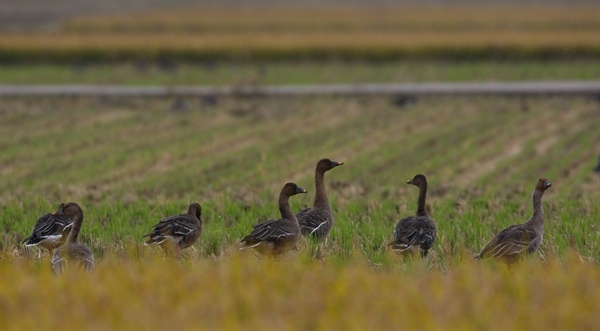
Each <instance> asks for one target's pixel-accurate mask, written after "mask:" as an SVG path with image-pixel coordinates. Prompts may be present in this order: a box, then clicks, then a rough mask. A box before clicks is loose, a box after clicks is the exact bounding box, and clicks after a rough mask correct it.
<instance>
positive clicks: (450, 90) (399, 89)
mask: <svg viewBox="0 0 600 331" xmlns="http://www.w3.org/2000/svg"><path fill="white" fill-rule="evenodd" d="M378 94H388V95H389V94H391V95H470V94H479V95H597V96H600V81H540V82H525V83H524V82H504V83H499V82H472V83H419V84H355V85H353V84H331V85H278V86H224V87H209V86H173V87H168V86H146V87H131V86H116V85H0V96H111V97H127V96H153V97H160V96H212V95H255V96H292V95H378Z"/></svg>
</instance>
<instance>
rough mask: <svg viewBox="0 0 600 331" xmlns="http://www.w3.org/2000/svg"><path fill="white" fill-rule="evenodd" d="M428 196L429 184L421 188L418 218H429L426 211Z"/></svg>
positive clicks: (424, 184) (422, 185)
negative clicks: (426, 198)
mask: <svg viewBox="0 0 600 331" xmlns="http://www.w3.org/2000/svg"><path fill="white" fill-rule="evenodd" d="M426 196H427V184H426V183H423V184H421V185H420V186H419V201H418V203H417V216H428V215H427V210H426V209H425V197H426Z"/></svg>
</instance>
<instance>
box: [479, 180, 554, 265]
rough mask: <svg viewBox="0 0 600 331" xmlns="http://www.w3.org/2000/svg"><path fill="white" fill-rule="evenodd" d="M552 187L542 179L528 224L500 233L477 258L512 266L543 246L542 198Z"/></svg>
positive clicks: (535, 193)
mask: <svg viewBox="0 0 600 331" xmlns="http://www.w3.org/2000/svg"><path fill="white" fill-rule="evenodd" d="M550 186H552V183H550V181H549V180H548V179H547V178H540V179H539V180H538V181H537V183H536V185H535V189H534V190H533V194H532V196H531V201H532V204H533V212H532V214H531V217H530V218H529V219H528V220H527V222H525V223H522V224H516V225H512V226H509V227H508V228H506V229H504V230H502V231H500V233H498V234H497V235H496V236H495V237H494V238H492V240H490V242H488V243H487V244H486V245H485V246H484V247H483V249H482V250H481V252H480V253H479V254H477V255H476V256H475V258H476V259H485V258H496V259H500V260H502V261H503V262H506V263H508V264H512V263H515V262H517V261H518V260H519V259H521V258H522V257H524V256H525V255H527V254H531V253H534V252H535V251H537V250H538V249H539V248H540V246H541V245H542V240H543V237H544V208H543V206H542V197H543V196H544V192H545V191H546V190H547V189H548V188H550Z"/></svg>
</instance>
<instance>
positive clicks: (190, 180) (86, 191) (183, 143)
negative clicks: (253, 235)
mask: <svg viewBox="0 0 600 331" xmlns="http://www.w3.org/2000/svg"><path fill="white" fill-rule="evenodd" d="M392 101H393V100H390V99H388V98H382V97H370V98H362V97H361V98H338V97H318V98H286V99H278V98H270V99H260V98H249V99H247V98H228V99H221V100H219V102H218V103H217V104H216V105H210V106H209V105H206V104H202V102H201V100H197V99H187V100H185V102H186V104H187V105H188V107H187V110H186V111H169V110H165V109H169V108H170V105H171V102H172V100H165V99H152V100H150V99H136V98H131V99H120V100H112V99H90V98H87V99H86V98H82V99H77V98H73V99H37V100H32V99H20V98H10V99H9V98H5V99H3V100H2V102H0V134H1V139H0V148H1V149H2V153H0V162H1V165H2V167H1V168H0V169H1V171H0V175H1V176H2V182H1V184H2V185H1V191H0V203H1V204H2V207H3V212H2V214H1V215H0V226H2V228H3V233H2V237H1V238H0V245H1V249H2V253H1V255H0V258H1V261H0V268H1V269H2V275H3V276H2V282H1V283H0V286H1V293H2V296H0V299H1V302H0V308H1V309H2V316H3V318H2V328H3V329H17V328H21V329H22V328H28V327H32V326H33V325H28V324H27V323H29V322H28V321H33V320H31V319H26V318H24V317H23V314H22V313H19V312H22V311H28V314H30V313H32V312H33V314H34V315H35V316H38V317H39V319H36V323H38V324H37V325H38V326H39V325H42V326H44V328H47V329H52V328H56V327H57V326H58V325H63V324H62V323H64V319H65V318H69V319H71V321H72V322H71V324H70V325H71V326H73V328H90V329H91V328H126V327H144V328H153V329H161V328H166V327H170V328H196V327H197V328H207V329H209V328H261V329H262V328H268V329H281V328H292V329H305V328H344V329H346V328H348V329H362V328H397V327H398V326H404V327H405V328H408V329H416V328H474V329H482V328H483V329H507V328H509V329H510V328H513V329H514V328H533V329H546V328H570V329H594V328H598V326H599V321H598V318H597V316H598V314H597V313H598V311H599V308H600V307H599V304H598V296H597V294H598V283H597V279H598V275H599V269H598V261H599V259H600V247H598V245H597V243H598V242H599V241H600V228H599V227H598V222H597V221H594V220H598V219H600V206H598V203H597V201H599V200H600V196H599V194H600V192H599V191H598V186H599V184H600V178H599V177H600V176H597V175H596V174H594V173H593V172H592V168H593V166H594V165H595V162H596V158H597V157H598V155H599V154H600V145H599V144H598V143H599V141H600V136H599V132H598V130H597V128H598V123H599V120H600V117H599V116H600V113H599V111H598V105H597V101H595V100H587V99H582V98H530V99H508V98H483V97H476V98H452V97H444V98H427V99H423V100H417V102H416V103H415V104H414V105H412V106H410V107H399V106H398V105H396V104H394V103H393V102H392ZM524 105H525V106H524ZM321 157H330V158H332V159H335V160H339V161H344V162H345V165H344V166H342V167H339V168H336V169H335V170H333V171H331V172H329V173H328V174H327V176H326V180H327V183H328V184H327V186H328V188H329V194H330V199H331V202H332V204H333V207H334V214H335V216H336V226H335V227H334V229H333V230H332V233H331V236H330V239H329V241H328V243H327V244H325V245H316V244H315V243H311V242H305V241H303V242H302V243H301V245H300V248H299V249H298V251H297V252H294V253H291V254H288V255H287V256H285V257H284V258H282V259H281V260H280V261H268V260H261V261H257V260H256V259H255V258H254V257H253V254H251V253H248V254H240V253H239V252H238V250H237V248H238V244H237V241H238V240H239V239H240V238H241V237H242V236H243V235H244V234H246V233H247V232H248V230H249V229H250V228H251V226H252V224H254V223H257V222H259V221H264V220H267V219H269V218H272V217H276V216H277V208H276V205H275V196H276V193H277V192H278V190H279V189H280V188H281V186H282V184H283V183H285V182H287V181H292V180H293V181H295V182H297V183H298V184H299V185H300V186H302V187H304V188H306V189H308V190H309V194H307V195H306V196H301V197H298V198H293V199H291V205H292V208H293V209H294V210H297V209H299V208H301V207H304V206H307V205H309V204H310V203H311V201H312V197H313V195H312V194H311V193H314V192H313V191H314V187H313V171H314V165H315V163H316V161H317V160H318V159H319V158H321ZM416 173H424V174H426V175H427V176H428V179H429V181H430V191H429V200H428V205H429V208H430V210H431V213H432V215H433V218H434V219H435V220H436V221H437V224H438V241H437V244H436V245H435V246H434V249H433V252H432V254H431V257H430V258H429V259H428V260H427V261H424V262H420V261H403V260H402V259H401V258H400V257H398V256H396V255H395V254H393V253H392V252H389V251H388V250H387V249H386V247H385V244H386V243H387V242H388V241H389V240H390V239H391V235H392V232H393V226H394V224H395V222H396V221H397V220H398V219H399V218H401V217H404V216H406V215H410V214H412V213H414V210H415V208H416V207H415V206H416V194H417V192H416V190H415V189H414V188H413V187H410V186H409V185H406V184H405V182H406V180H407V179H410V178H412V176H413V175H414V174H416ZM541 176H545V177H548V178H550V180H551V181H552V183H553V187H552V188H551V189H550V190H549V191H548V192H547V194H546V196H545V198H544V207H545V211H546V217H547V219H546V227H545V230H546V231H545V237H544V245H543V248H542V255H543V256H544V262H542V261H540V260H539V258H538V257H534V258H533V259H531V261H525V262H524V263H523V264H522V265H519V266H517V267H516V268H514V269H510V270H508V269H505V268H504V267H503V266H500V265H495V264H493V263H492V264H474V263H472V262H470V261H471V256H472V254H473V253H474V252H476V251H477V250H479V249H480V248H481V247H482V246H483V245H484V244H485V242H486V241H487V240H489V239H490V238H491V236H492V235H493V234H494V233H497V232H498V231H499V230H501V229H502V228H504V227H506V226H508V225H511V224H514V223H518V222H522V221H524V220H526V219H527V217H528V216H529V214H530V213H531V201H530V194H531V191H532V189H533V185H534V184H535V181H536V180H537V179H538V178H539V177H541ZM67 201H77V202H79V203H80V204H81V205H82V206H83V208H84V213H85V215H86V216H85V217H86V218H85V222H84V227H83V233H82V240H83V242H84V243H86V244H87V245H88V246H90V247H91V248H92V250H93V251H94V253H95V254H96V256H97V258H98V264H97V265H98V267H97V270H96V271H95V272H94V273H93V274H91V275H79V274H74V275H67V276H66V277H61V278H56V277H52V275H51V274H50V270H49V267H48V263H49V262H48V261H47V254H43V255H42V258H41V259H40V258H39V257H37V256H36V255H37V253H36V250H35V249H30V248H24V247H22V246H21V245H20V244H19V241H20V240H22V239H23V238H24V237H25V236H27V235H28V234H29V232H30V231H31V228H32V226H33V224H34V222H35V220H36V219H37V217H39V216H40V215H41V214H43V213H46V212H48V211H50V210H53V209H55V208H56V206H57V205H58V204H59V203H60V202H67ZM191 201H198V202H200V203H201V204H202V206H203V221H204V225H205V231H204V234H203V236H202V237H201V239H200V241H199V243H198V244H196V245H195V246H194V248H193V249H190V250H189V251H187V252H186V253H185V254H184V259H183V260H182V261H179V262H178V263H175V262H173V261H170V260H167V261H164V260H163V259H162V254H161V253H160V251H159V250H158V249H152V248H148V247H144V246H143V245H142V244H141V243H142V241H141V239H140V237H141V235H142V234H144V233H146V232H148V231H149V230H150V227H151V226H152V225H153V224H155V223H156V222H157V221H158V220H159V219H161V218H163V217H166V216H168V215H173V214H178V213H181V212H183V211H184V210H185V207H186V206H187V204H188V203H189V202H191ZM594 201H596V202H594ZM40 284H43V290H40ZM117 293H118V295H117ZM89 298H95V299H94V300H89ZM51 302H53V303H54V304H53V305H51V304H50V303H51ZM74 302H76V303H77V304H73V303H74ZM49 307H53V308H49ZM67 311H68V312H69V314H68V315H66V312H67ZM161 312H168V313H169V316H170V317H169V318H166V319H165V318H161V317H160V313H161ZM28 316H31V315H28ZM131 316H139V317H138V318H131ZM86 323H89V324H86Z"/></svg>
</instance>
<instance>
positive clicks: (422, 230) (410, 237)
mask: <svg viewBox="0 0 600 331" xmlns="http://www.w3.org/2000/svg"><path fill="white" fill-rule="evenodd" d="M406 183H407V184H412V185H415V186H417V187H418V188H419V201H418V204H417V215H416V216H409V217H406V218H403V219H401V220H399V221H398V223H397V224H396V230H395V231H394V241H392V242H391V243H390V245H391V246H392V247H393V249H394V250H399V251H408V252H410V253H415V252H418V251H420V253H421V256H423V257H425V256H427V253H428V252H429V249H430V248H431V246H433V243H434V242H435V236H436V229H435V223H434V222H433V220H432V219H431V218H430V217H429V214H428V213H427V210H426V209H425V197H426V195H427V179H426V178H425V176H423V175H421V174H419V175H416V176H415V177H414V178H413V179H411V180H409V181H407V182H406Z"/></svg>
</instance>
